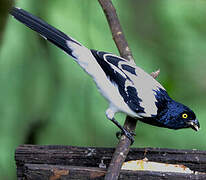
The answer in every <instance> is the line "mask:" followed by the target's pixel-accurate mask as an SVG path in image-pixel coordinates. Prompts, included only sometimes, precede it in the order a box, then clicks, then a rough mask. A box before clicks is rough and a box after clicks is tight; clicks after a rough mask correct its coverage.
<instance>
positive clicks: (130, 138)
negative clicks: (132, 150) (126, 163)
mask: <svg viewBox="0 0 206 180" xmlns="http://www.w3.org/2000/svg"><path fill="white" fill-rule="evenodd" d="M122 135H125V136H126V137H127V138H128V139H129V140H130V141H131V145H132V144H133V143H134V136H136V134H135V133H134V132H129V131H127V130H126V129H125V128H123V129H122V131H118V132H117V133H116V137H117V138H118V139H120V137H121V136H122Z"/></svg>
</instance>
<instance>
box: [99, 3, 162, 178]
mask: <svg viewBox="0 0 206 180" xmlns="http://www.w3.org/2000/svg"><path fill="white" fill-rule="evenodd" d="M98 1H99V3H100V5H101V7H102V9H103V10H104V13H105V16H106V18H107V21H108V24H109V27H110V30H111V33H112V37H113V39H114V41H115V44H116V46H117V48H118V50H119V53H120V55H121V57H123V58H125V59H127V60H129V61H131V62H133V63H135V62H134V58H133V55H132V52H131V50H130V48H129V45H128V43H127V41H126V39H125V36H124V33H123V31H122V28H121V25H120V22H119V19H118V16H117V13H116V10H115V8H114V6H113V4H112V2H111V0H98ZM159 72H160V71H159V70H157V71H156V72H153V73H151V76H153V77H154V78H156V77H157V76H158V75H159ZM136 124H137V119H134V118H131V117H129V116H127V117H126V120H125V123H124V128H125V129H127V130H128V131H129V132H133V131H135V128H136ZM130 145H131V142H130V140H129V139H128V138H127V137H126V136H125V135H122V137H121V138H120V141H119V143H118V145H117V147H116V149H115V152H114V154H113V157H112V160H111V162H110V165H109V168H108V170H107V173H106V176H105V180H116V179H118V176H119V173H120V170H121V167H122V164H123V162H124V161H125V159H126V157H127V154H128V152H129V147H130Z"/></svg>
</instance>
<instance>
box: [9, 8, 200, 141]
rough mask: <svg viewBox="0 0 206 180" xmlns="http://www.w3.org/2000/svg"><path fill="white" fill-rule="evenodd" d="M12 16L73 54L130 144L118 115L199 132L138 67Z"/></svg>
mask: <svg viewBox="0 0 206 180" xmlns="http://www.w3.org/2000/svg"><path fill="white" fill-rule="evenodd" d="M10 14H11V15H12V16H13V17H14V18H15V19H17V20H18V21H20V22H21V23H23V24H25V25H26V26H28V27H29V28H31V29H32V30H34V31H36V32H37V33H39V34H40V35H41V36H42V37H44V38H45V39H46V40H48V41H50V42H51V43H53V44H54V45H56V46H58V47H59V48H60V49H62V50H63V51H64V52H66V53H67V54H68V55H70V56H71V57H72V58H73V59H74V60H75V61H76V62H77V63H78V64H79V65H80V66H81V67H82V68H83V69H84V71H85V72H87V73H88V74H89V75H90V76H91V77H92V78H93V80H94V82H95V83H96V85H97V87H98V90H99V91H100V93H101V94H102V95H103V96H104V97H105V98H106V99H107V101H108V102H109V108H108V109H107V110H106V116H107V118H108V119H109V120H111V121H112V122H113V123H114V124H115V125H117V126H118V127H119V128H120V129H121V131H122V133H124V134H125V135H126V136H127V137H128V138H129V139H130V140H131V141H133V140H134V139H133V133H132V132H128V131H127V130H126V129H125V128H123V127H122V126H121V125H120V124H119V123H118V122H117V121H116V120H115V118H114V115H115V113H117V112H123V113H125V114H127V115H128V116H131V117H133V118H138V119H139V120H140V121H142V122H144V123H147V124H150V125H155V126H159V127H164V128H169V129H182V128H192V129H194V130H195V131H198V130H199V128H200V125H199V122H198V120H197V119H196V115H195V113H194V112H193V111H192V110H191V109H190V108H188V107H187V106H185V105H183V104H181V103H179V102H176V101H174V100H173V99H172V98H171V97H170V96H169V95H168V93H167V92H166V90H165V89H164V87H163V86H162V85H161V84H160V83H159V82H157V81H156V80H155V79H154V78H153V77H152V76H150V75H149V74H148V73H146V72H145V71H144V70H142V69H141V68H139V67H138V66H136V65H135V64H133V63H131V62H129V61H127V60H125V59H123V58H121V57H119V56H116V55H114V54H111V53H107V52H103V51H97V50H90V49H88V48H86V47H85V46H83V45H82V44H81V43H79V42H77V41H76V40H75V39H73V38H71V37H69V36H67V35H66V34H64V33H63V32H61V31H59V30H58V29H56V28H54V27H53V26H51V25H49V24H47V23H46V22H44V21H43V20H41V19H39V18H38V17H36V16H34V15H32V14H30V13H29V12H27V11H25V10H23V9H20V8H15V7H14V8H12V9H11V11H10Z"/></svg>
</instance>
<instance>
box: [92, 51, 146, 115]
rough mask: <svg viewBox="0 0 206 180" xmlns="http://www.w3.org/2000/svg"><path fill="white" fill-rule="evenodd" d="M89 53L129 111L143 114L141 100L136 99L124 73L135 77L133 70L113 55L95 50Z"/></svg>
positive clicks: (133, 89)
mask: <svg viewBox="0 0 206 180" xmlns="http://www.w3.org/2000/svg"><path fill="white" fill-rule="evenodd" d="M91 52H92V54H93V56H94V57H95V59H96V60H97V62H98V64H99V65H100V66H101V68H102V69H103V71H104V73H105V74H106V76H107V77H108V79H109V80H110V81H111V82H112V83H114V84H115V85H116V86H117V87H118V90H119V93H120V94H121V96H122V97H123V99H124V102H125V103H126V104H127V105H128V106H129V107H130V109H132V110H133V111H134V112H136V113H144V108H143V107H141V106H140V102H141V101H142V100H141V99H140V98H139V97H138V92H137V89H136V88H135V87H134V86H133V82H132V80H131V79H130V78H129V76H128V75H127V74H126V73H125V72H124V71H128V72H129V73H131V74H133V75H136V73H135V68H134V67H132V66H131V65H130V64H128V63H127V61H126V60H124V59H122V58H120V57H117V56H115V55H112V54H109V53H106V52H102V51H96V50H91ZM120 64H121V65H120Z"/></svg>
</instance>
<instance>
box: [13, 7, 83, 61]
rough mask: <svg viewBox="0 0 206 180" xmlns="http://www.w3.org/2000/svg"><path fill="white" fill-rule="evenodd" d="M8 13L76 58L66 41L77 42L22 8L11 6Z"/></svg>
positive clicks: (77, 43)
mask: <svg viewBox="0 0 206 180" xmlns="http://www.w3.org/2000/svg"><path fill="white" fill-rule="evenodd" d="M10 14H11V15H12V16H13V17H14V18H15V19H17V20H18V21H20V22H21V23H23V24H25V25H26V26H28V27H29V28H31V29H32V30H34V31H36V32H38V33H39V34H40V35H42V36H43V37H44V38H46V39H47V40H48V41H50V42H52V43H53V44H55V45H56V46H58V47H59V48H61V49H62V50H64V51H65V52H66V53H67V54H69V55H70V56H72V57H73V58H75V59H76V57H75V56H74V55H73V54H72V52H73V50H72V49H71V48H70V47H69V46H68V42H72V43H75V44H76V45H79V46H81V44H80V43H79V42H77V41H75V40H74V39H72V38H70V37H68V36H67V35H66V34H64V33H63V32H61V31H59V30H57V29H56V28H54V27H53V26H51V25H49V24H47V23H46V22H44V21H43V20H41V19H39V18H38V17H36V16H34V15H32V14H30V13H29V12H27V11H25V10H23V9H20V8H15V7H13V8H12V9H11V11H10Z"/></svg>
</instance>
